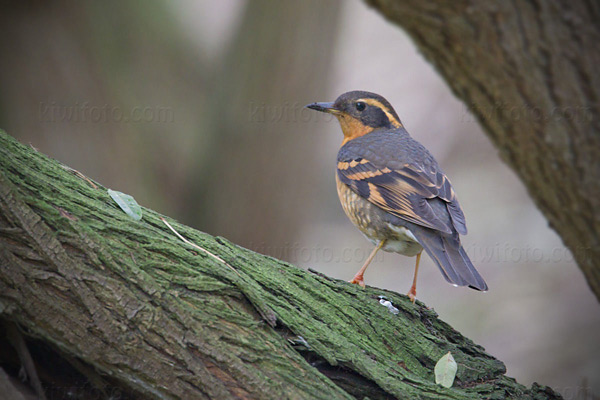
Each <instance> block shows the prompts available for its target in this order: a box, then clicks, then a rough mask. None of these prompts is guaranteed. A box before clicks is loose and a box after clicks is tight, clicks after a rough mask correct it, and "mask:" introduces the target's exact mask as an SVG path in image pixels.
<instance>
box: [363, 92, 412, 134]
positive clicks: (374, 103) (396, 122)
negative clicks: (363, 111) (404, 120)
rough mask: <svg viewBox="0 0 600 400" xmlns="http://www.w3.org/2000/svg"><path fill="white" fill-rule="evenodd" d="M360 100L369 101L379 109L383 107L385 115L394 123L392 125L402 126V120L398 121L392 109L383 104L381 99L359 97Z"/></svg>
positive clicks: (368, 102) (395, 126)
mask: <svg viewBox="0 0 600 400" xmlns="http://www.w3.org/2000/svg"><path fill="white" fill-rule="evenodd" d="M358 101H362V102H363V103H367V104H369V105H372V106H374V107H377V108H379V109H381V111H383V112H384V113H385V115H386V116H387V117H388V120H390V122H391V123H392V125H393V126H394V128H401V127H402V124H401V123H400V121H398V120H397V119H396V117H394V116H393V115H392V113H391V112H390V110H389V109H388V108H387V107H386V106H384V105H383V103H381V102H380V101H379V100H375V99H358Z"/></svg>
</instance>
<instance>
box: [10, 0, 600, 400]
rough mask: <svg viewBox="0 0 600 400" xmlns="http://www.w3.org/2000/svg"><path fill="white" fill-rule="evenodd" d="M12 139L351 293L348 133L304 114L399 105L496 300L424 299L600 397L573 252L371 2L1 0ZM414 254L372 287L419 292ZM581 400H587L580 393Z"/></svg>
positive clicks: (510, 361) (430, 286) (599, 326)
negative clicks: (356, 103)
mask: <svg viewBox="0 0 600 400" xmlns="http://www.w3.org/2000/svg"><path fill="white" fill-rule="evenodd" d="M0 26H2V29H3V34H2V35H1V36H0V54H1V55H2V62H1V63H0V128H1V129H4V130H6V131H7V132H8V133H9V134H10V135H12V136H14V137H16V138H18V139H19V140H20V141H21V142H23V143H31V145H33V146H35V147H36V148H37V149H39V150H40V151H41V152H43V153H46V154H48V155H50V156H52V157H53V158H56V159H58V160H60V161H61V162H63V163H65V164H67V165H69V166H70V167H72V168H75V169H77V170H79V171H80V172H82V173H83V174H85V175H87V176H89V177H90V178H92V179H95V180H97V181H99V182H101V183H102V184H103V185H105V186H107V187H110V188H113V189H116V190H120V191H122V192H126V193H129V194H131V195H133V196H134V197H135V198H136V200H137V201H138V202H139V203H140V204H142V205H144V206H146V207H150V208H153V209H155V210H157V211H159V212H161V213H163V214H167V215H170V216H173V217H174V218H176V219H178V220H180V221H181V222H183V223H185V224H188V225H191V226H193V227H195V228H198V229H200V230H202V231H205V232H208V233H210V234H213V235H221V236H225V237H227V238H228V239H230V240H232V241H233V242H236V243H238V244H240V245H242V246H245V247H248V248H250V249H253V250H255V251H258V252H261V253H264V254H269V255H272V256H275V257H278V258H281V259H284V260H287V261H290V262H292V263H294V264H296V265H298V266H300V267H302V268H313V269H315V270H318V271H321V272H323V273H324V274H326V275H329V276H332V277H335V278H340V279H345V280H348V279H350V278H352V276H353V275H354V273H355V272H356V271H357V270H358V268H359V267H360V266H361V265H362V263H363V262H364V260H365V258H366V257H367V255H368V253H369V252H370V251H371V245H370V244H369V242H367V241H366V240H365V239H364V238H363V237H362V236H361V234H360V233H359V231H358V230H357V229H356V228H354V227H353V226H352V225H351V223H350V222H349V221H348V220H347V218H346V217H345V215H344V214H343V211H342V209H341V207H340V205H339V203H338V199H337V194H336V189H335V181H334V176H335V175H334V174H335V157H336V153H337V150H338V146H339V145H340V143H341V140H342V134H341V131H340V128H339V126H338V124H337V121H335V120H332V119H331V118H330V117H329V116H326V115H323V114H320V113H316V112H312V111H309V110H306V109H303V108H302V107H303V106H304V105H305V104H307V103H310V102H313V101H333V100H334V99H335V98H336V97H337V96H338V95H339V94H341V93H343V92H345V91H349V90H355V89H361V90H369V91H373V92H376V93H379V94H381V95H383V96H384V97H386V98H387V99H388V100H389V101H390V102H391V103H392V104H393V105H394V106H395V109H396V111H397V112H398V114H399V115H400V118H401V119H402V121H403V123H404V125H405V127H407V129H408V131H409V132H411V134H412V135H413V137H415V138H416V139H417V140H419V141H420V142H422V143H423V144H424V145H425V146H426V147H428V148H429V150H430V151H431V152H432V153H433V154H434V155H435V157H436V158H437V159H438V161H439V162H440V164H441V165H442V167H443V168H444V170H445V172H446V173H447V175H448V176H449V177H450V179H451V180H452V183H453V185H454V188H455V190H456V192H457V194H458V197H459V199H460V202H461V205H462V207H463V209H464V212H465V214H466V216H467V223H468V227H469V235H468V236H466V237H464V239H463V242H464V244H465V247H466V249H467V252H468V253H469V254H470V256H471V258H472V260H473V262H474V263H475V265H476V266H477V267H478V269H479V271H480V272H481V274H482V275H483V276H484V277H485V278H486V280H487V282H488V285H489V287H490V290H489V292H488V293H483V294H482V293H478V292H475V291H472V290H467V289H465V288H454V287H452V286H450V285H448V284H446V282H445V281H444V279H443V278H442V276H441V274H440V273H439V272H438V271H437V268H436V267H435V265H434V264H433V263H432V262H431V260H430V259H429V258H428V257H423V261H422V268H421V269H420V277H419V290H418V297H419V299H420V300H422V301H423V302H425V303H426V304H427V305H428V306H430V307H432V308H434V309H435V310H436V311H437V312H438V313H439V315H440V317H441V318H442V319H443V320H445V321H447V322H449V323H450V324H451V325H453V326H454V327H455V328H456V329H458V330H459V331H460V332H462V333H463V334H464V335H466V336H468V337H470V338H471V339H473V340H474V341H475V342H476V343H479V344H481V345H482V346H484V347H485V348H486V350H487V351H488V352H489V353H491V354H492V355H494V356H496V357H498V358H499V359H501V360H502V361H504V362H505V363H506V365H507V368H508V375H510V376H513V377H515V378H516V379H517V380H518V381H519V382H521V383H524V384H528V385H529V384H531V383H532V382H534V381H537V382H540V383H542V384H547V385H550V386H552V387H553V388H554V389H555V390H557V391H558V392H560V393H561V394H563V396H564V397H565V398H567V399H576V398H581V399H583V398H591V396H592V395H595V396H600V340H599V338H600V305H599V304H598V302H597V301H596V299H595V297H594V296H593V295H592V293H591V291H590V290H589V289H588V287H587V284H586V282H585V280H584V278H583V275H582V273H581V272H580V271H579V269H578V268H577V267H576V265H575V264H574V262H573V258H572V256H571V254H570V253H569V251H568V250H567V249H566V248H565V247H564V246H563V245H562V243H561V241H560V239H559V237H558V236H557V235H556V234H555V233H554V231H552V230H551V229H550V228H549V227H548V225H547V223H546V221H545V219H544V218H543V216H542V215H541V214H540V212H539V211H538V210H537V209H536V208H535V206H534V205H533V203H532V202H531V200H530V199H529V197H528V195H527V193H526V190H525V188H524V186H523V185H522V184H521V183H520V181H519V180H518V179H517V178H516V176H515V174H514V173H513V172H512V171H511V170H509V169H508V167H507V166H506V165H504V164H503V163H502V162H501V161H500V160H499V157H498V155H497V152H496V150H495V149H494V148H493V147H492V146H491V144H490V142H489V141H488V139H487V138H486V137H485V135H484V134H483V133H482V131H481V129H480V128H479V126H478V125H477V123H476V122H475V119H474V117H473V116H472V115H471V114H470V113H469V111H468V110H467V109H466V107H465V106H464V105H463V104H462V103H460V102H459V101H458V100H457V99H456V98H455V97H454V96H453V94H452V93H450V91H449V89H448V88H447V86H446V84H445V83H444V82H443V81H442V80H441V79H440V77H439V76H438V75H437V73H436V71H435V70H433V68H432V67H431V66H430V65H429V64H428V63H427V62H426V61H425V60H424V59H423V58H422V57H421V55H420V54H419V53H418V51H417V50H416V48H415V47H414V45H413V44H412V43H411V41H410V40H409V38H408V37H407V36H406V35H405V33H404V32H403V31H401V30H400V29H399V28H397V27H396V26H393V25H391V24H389V23H388V22H387V21H385V20H384V19H383V18H382V17H381V16H380V15H379V14H377V13H376V12H374V11H373V10H370V9H369V8H368V7H366V6H365V5H364V4H363V3H362V2H360V1H358V0H352V1H344V2H341V1H334V0H329V1H318V0H314V1H303V2H287V1H286V2H272V1H266V0H263V1H261V0H258V1H241V0H226V1H219V2H215V1H208V0H203V1H191V0H187V1H184V0H180V1H178V2H167V1H161V0H150V1H145V2H141V1H125V2H120V1H116V0H112V1H105V2H92V1H81V2H75V1H73V2H66V1H54V2H44V1H24V2H16V1H13V2H5V3H4V5H3V12H2V14H0ZM413 266H414V258H406V257H403V256H400V255H397V254H390V253H385V254H384V253H380V254H379V255H378V257H377V258H376V260H375V262H374V263H373V264H372V265H371V267H370V268H369V270H368V271H367V273H366V281H367V284H369V285H373V286H377V287H381V288H386V289H390V290H394V291H398V292H401V293H405V292H407V291H408V289H409V287H410V284H411V278H412V271H413ZM586 396H587V397H586Z"/></svg>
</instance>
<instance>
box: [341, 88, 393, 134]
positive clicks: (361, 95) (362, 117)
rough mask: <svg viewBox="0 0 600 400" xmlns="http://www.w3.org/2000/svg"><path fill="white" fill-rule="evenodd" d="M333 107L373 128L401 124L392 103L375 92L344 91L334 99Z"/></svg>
mask: <svg viewBox="0 0 600 400" xmlns="http://www.w3.org/2000/svg"><path fill="white" fill-rule="evenodd" d="M333 108H334V109H336V110H337V111H339V112H342V113H344V114H347V115H350V116H351V117H354V118H356V119H357V120H359V121H360V122H361V123H362V124H364V125H366V126H369V127H371V128H373V129H377V128H400V127H401V126H402V123H401V122H400V118H398V114H396V111H394V108H393V107H392V105H391V104H390V103H389V102H388V101H387V100H386V99H384V98H383V97H382V96H380V95H378V94H376V93H371V92H365V91H362V90H355V91H352V92H347V93H344V94H342V95H341V96H339V97H338V98H337V99H336V100H335V102H334V103H333Z"/></svg>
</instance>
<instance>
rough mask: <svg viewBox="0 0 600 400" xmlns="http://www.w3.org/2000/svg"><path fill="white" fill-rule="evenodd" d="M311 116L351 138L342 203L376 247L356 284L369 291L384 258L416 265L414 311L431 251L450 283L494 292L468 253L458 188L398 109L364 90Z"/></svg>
mask: <svg viewBox="0 0 600 400" xmlns="http://www.w3.org/2000/svg"><path fill="white" fill-rule="evenodd" d="M306 108H309V109H312V110H316V111H320V112H324V113H328V114H331V115H333V116H335V117H336V118H337V120H338V122H339V124H340V126H341V128H342V133H343V135H344V139H343V140H342V145H341V147H340V149H339V151H338V154H337V171H336V185H337V192H338V196H339V198H340V202H341V205H342V208H343V210H344V212H345V213H346V215H347V216H348V218H349V219H350V221H352V223H353V224H354V225H355V226H356V227H357V228H358V229H359V230H360V231H361V232H362V233H363V235H364V236H366V238H367V239H368V240H369V241H370V242H372V243H373V244H374V245H375V247H374V249H373V251H372V252H371V253H370V255H369V257H368V258H367V260H366V261H365V263H364V265H363V266H362V267H361V268H360V270H359V271H358V272H357V273H356V275H355V276H354V278H353V279H352V280H351V281H350V282H351V283H355V284H359V285H360V286H362V287H364V286H365V282H364V273H365V271H366V269H367V267H368V266H369V264H370V263H371V261H372V260H373V258H374V257H375V255H376V254H377V252H378V251H379V250H383V251H386V252H395V253H399V254H402V255H405V256H409V257H416V262H415V271H414V276H413V282H412V286H411V288H410V290H409V291H408V293H407V295H408V297H409V298H410V300H411V301H412V302H413V303H414V302H415V299H416V296H417V274H418V271H419V262H420V260H421V253H422V251H423V250H425V252H426V253H427V254H428V255H429V256H430V257H431V259H432V260H433V262H434V263H435V264H436V265H437V266H438V267H439V270H440V272H441V273H442V275H443V276H444V278H445V279H446V281H448V282H449V283H451V284H453V285H454V286H468V287H470V288H472V289H475V290H479V291H487V289H488V286H487V284H486V283H485V281H484V279H483V278H482V277H481V275H480V274H479V272H477V270H476V269H475V267H474V266H473V263H472V262H471V260H470V259H469V256H468V255H467V253H466V251H465V249H464V248H463V246H462V245H461V242H460V235H466V234H467V226H466V221H465V215H464V213H463V211H462V209H461V207H460V204H459V203H458V199H457V197H456V194H455V193H454V189H453V188H452V184H451V183H450V180H449V179H448V177H447V176H446V175H445V174H444V172H443V171H442V169H441V168H440V166H439V164H438V163H437V161H436V160H435V158H434V157H433V155H432V154H431V153H430V152H429V151H428V150H427V149H426V148H425V147H424V146H423V145H422V144H421V143H419V142H418V141H416V140H415V139H413V138H412V137H411V136H410V134H409V133H408V132H407V130H406V129H405V128H404V125H403V124H402V122H401V121H400V118H399V117H398V114H397V113H396V111H395V110H394V108H393V107H392V106H391V104H390V103H389V102H388V101H387V100H386V99H385V98H383V97H382V96H380V95H378V94H375V93H372V92H367V91H360V90H356V91H351V92H347V93H344V94H342V95H340V96H339V97H338V98H337V99H336V100H335V101H334V102H323V103H318V102H315V103H311V104H308V105H306Z"/></svg>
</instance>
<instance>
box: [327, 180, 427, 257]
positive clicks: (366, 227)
mask: <svg viewBox="0 0 600 400" xmlns="http://www.w3.org/2000/svg"><path fill="white" fill-rule="evenodd" d="M336 183H337V192H338V196H339V198H340V202H341V204H342V208H343V209H344V212H345V213H346V215H347V216H348V218H349V219H350V221H352V223H353V224H354V225H355V226H356V227H357V228H358V229H359V230H360V231H361V232H362V233H363V234H364V235H365V236H366V237H367V239H369V240H370V241H371V242H373V244H378V243H379V242H380V241H381V240H384V239H385V240H386V244H385V245H384V247H383V250H384V251H389V252H394V253H400V254H404V255H406V256H414V255H417V254H418V253H420V252H421V250H423V248H422V247H421V245H420V244H419V242H417V239H416V238H415V237H414V235H413V234H412V233H411V232H410V230H409V229H408V228H407V227H405V226H402V225H400V224H398V223H392V220H394V221H396V222H397V221H398V218H396V217H393V216H391V215H390V214H389V213H387V212H386V211H385V210H382V209H381V208H379V207H377V206H376V205H375V204H373V203H371V202H369V201H368V200H366V199H364V198H363V197H361V196H360V195H358V194H356V193H355V192H354V191H352V189H350V187H349V186H348V185H346V184H345V183H343V182H341V181H340V179H339V178H338V177H337V175H336Z"/></svg>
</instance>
